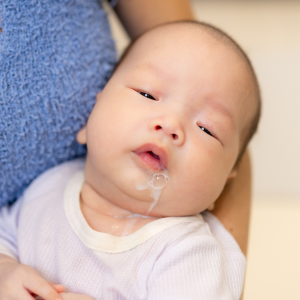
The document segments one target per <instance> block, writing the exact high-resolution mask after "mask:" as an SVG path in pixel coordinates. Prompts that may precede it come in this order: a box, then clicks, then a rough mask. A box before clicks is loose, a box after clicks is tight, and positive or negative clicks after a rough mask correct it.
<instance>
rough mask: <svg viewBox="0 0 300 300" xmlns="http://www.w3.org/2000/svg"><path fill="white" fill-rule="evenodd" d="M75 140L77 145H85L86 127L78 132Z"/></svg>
mask: <svg viewBox="0 0 300 300" xmlns="http://www.w3.org/2000/svg"><path fill="white" fill-rule="evenodd" d="M76 140H77V142H78V143H79V144H82V145H85V144H86V125H85V126H84V127H83V128H82V129H80V130H79V131H78V133H77V135H76Z"/></svg>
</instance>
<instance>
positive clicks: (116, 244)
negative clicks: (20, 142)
mask: <svg viewBox="0 0 300 300" xmlns="http://www.w3.org/2000/svg"><path fill="white" fill-rule="evenodd" d="M259 115H260V97H259V88H258V84H257V80H256V77H255V74H254V71H253V69H252V67H251V64H250V62H249V60H248V58H247V57H246V55H245V54H244V52H243V51H242V50H241V49H240V47H239V46H238V45H237V44H236V43H235V42H234V41H232V40H231V39H230V38H229V37H228V36H227V35H225V34H224V33H222V32H221V31H220V30H218V29H215V28H214V27H212V26H209V25H206V24H203V23H198V22H188V21H186V22H176V23H170V24H166V25H162V26H158V27H156V28H154V29H152V30H150V31H148V32H147V33H145V34H144V35H142V36H141V37H139V38H138V39H137V40H136V41H135V42H134V43H133V44H132V45H131V46H130V47H129V49H128V50H127V51H126V53H125V54H124V55H123V57H122V59H121V61H120V63H119V64H118V66H117V68H116V70H115V72H114V74H113V76H112V77H111V79H110V80H109V82H108V83H107V85H106V86H105V88H104V89H103V91H102V92H100V93H99V94H98V95H97V101H96V104H95V107H94V109H93V111H92V113H91V115H90V118H89V120H88V123H87V125H86V127H85V128H83V129H82V130H81V131H80V132H79V133H78V136H77V139H78V141H79V142H80V143H82V144H87V149H88V154H87V157H86V160H85V161H83V160H81V159H79V160H75V161H72V162H67V163H64V164H62V165H60V166H57V167H55V168H53V169H51V170H49V171H47V172H46V173H44V174H43V175H41V176H40V177H39V178H37V179H36V180H35V181H34V182H33V183H32V184H31V185H30V187H29V188H28V189H27V190H26V191H25V193H24V195H23V196H22V197H21V198H20V199H19V200H18V201H17V202H16V203H15V204H14V205H13V206H11V207H4V208H3V209H2V210H1V212H0V217H1V224H0V245H1V246H0V253H2V254H1V255H0V298H1V299H3V300H4V299H20V300H27V299H34V298H33V296H31V295H32V294H35V295H38V296H40V297H42V298H43V299H46V300H53V299H57V298H58V299H60V297H62V298H63V299H84V296H82V297H83V298H81V296H80V295H77V296H76V295H74V294H85V295H88V296H89V297H92V298H93V299H99V300H100V299H105V300H109V299H128V300H138V299H148V300H151V299H153V300H159V299H162V300H168V299H170V300H171V299H172V300H175V299H182V300H188V299H205V300H208V299H239V297H240V295H241V291H242V286H243V276H244V270H245V259H244V256H243V255H242V253H241V251H240V249H239V247H238V245H237V244H236V242H235V241H234V240H233V238H232V237H231V236H230V235H229V233H228V232H227V231H226V230H225V229H224V227H223V226H222V225H221V224H220V222H219V221H218V220H217V219H216V218H215V217H213V216H212V215H211V214H210V213H208V212H205V213H203V214H199V213H200V212H204V211H205V210H206V209H208V208H211V207H212V206H213V203H214V201H215V200H216V199H217V198H218V196H219V195H220V193H221V191H222V190H223V188H224V185H225V184H226V182H227V181H228V180H229V179H231V178H233V177H234V176H235V175H236V166H237V164H238V162H239V159H240V157H241V156H242V154H243V152H244V150H245V148H246V146H247V144H248V142H249V140H250V139H251V137H252V135H253V134H254V132H255V130H256V127H257V124H258V120H259ZM45 280H48V281H49V283H47V282H46V281H45ZM52 282H55V283H57V284H60V285H55V284H53V283H52ZM61 285H62V286H61ZM64 288H66V289H67V291H68V292H70V294H69V296H68V293H62V294H57V293H60V292H62V291H64ZM73 296H74V297H75V298H72V297H73ZM68 297H70V298H68ZM76 297H78V298H76Z"/></svg>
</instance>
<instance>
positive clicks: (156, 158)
mask: <svg viewBox="0 0 300 300" xmlns="http://www.w3.org/2000/svg"><path fill="white" fill-rule="evenodd" d="M134 153H135V154H136V155H138V156H139V157H140V158H141V160H142V162H143V163H144V164H145V165H146V166H147V167H150V169H153V170H164V169H166V166H167V154H166V152H165V150H163V149H162V148H159V147H157V146H155V145H152V144H146V145H143V146H142V147H140V148H138V149H137V150H136V151H134Z"/></svg>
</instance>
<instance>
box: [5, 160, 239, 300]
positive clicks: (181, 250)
mask: <svg viewBox="0 0 300 300" xmlns="http://www.w3.org/2000/svg"><path fill="white" fill-rule="evenodd" d="M83 169H84V160H82V159H78V160H74V161H71V162H67V163H64V164H61V165H59V166H56V167H54V168H52V169H50V170H48V171H47V172H45V173H44V174H42V175H41V176H40V177H38V178H37V179H36V180H35V181H34V182H33V183H32V184H31V185H30V186H29V187H28V189H27V190H26V191H25V193H24V194H23V196H22V197H21V198H20V199H19V200H18V201H17V202H16V203H15V204H14V205H12V206H11V207H3V208H2V209H1V210H0V253H4V254H7V255H10V256H12V257H14V258H15V259H17V260H18V261H19V262H21V263H23V264H27V265H29V266H31V267H33V268H34V269H36V270H37V271H38V272H39V273H40V275H41V276H43V277H44V278H45V279H47V280H50V281H52V282H54V283H59V284H62V285H64V286H65V287H66V288H67V290H68V291H69V292H73V293H80V294H86V295H89V296H91V297H92V298H94V299H96V300H123V299H124V300H125V299H126V300H139V299H147V300H192V299H195V300H196V299H201V300H223V299H224V300H225V299H226V300H234V299H236V300H238V299H239V297H240V294H241V292H242V287H243V279H244V272H245V258H244V256H243V254H242V253H241V251H240V249H239V247H238V245H237V244H236V242H235V241H234V239H233V238H232V236H231V235H230V234H229V233H228V232H227V231H226V230H225V229H224V227H223V226H222V224H221V223H220V222H219V221H218V220H217V219H216V218H215V217H214V216H213V215H211V214H209V213H204V214H202V215H195V216H191V217H167V218H161V219H159V220H156V221H153V222H151V223H149V224H147V225H146V226H144V227H142V228H140V229H139V230H138V231H136V232H134V233H133V234H131V235H128V236H124V237H116V236H112V235H109V234H105V233H101V232H97V231H94V230H93V229H91V228H90V227H89V225H88V224H87V222H86V220H85V219H84V217H83V215H82V213H81V210H80V204H79V194H80V189H81V185H82V183H83V179H84V177H83Z"/></svg>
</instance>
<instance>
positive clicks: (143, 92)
mask: <svg viewBox="0 0 300 300" xmlns="http://www.w3.org/2000/svg"><path fill="white" fill-rule="evenodd" d="M178 40H180V42H177V41H178ZM245 70H246V69H245V66H244V65H243V63H241V61H240V59H239V57H238V56H237V55H236V54H235V53H234V52H233V51H232V50H231V49H229V48H227V47H225V46H222V45H220V44H218V43H216V42H215V43H214V42H213V40H212V39H210V38H209V37H207V35H205V34H204V35H202V34H201V33H200V32H199V30H198V29H197V28H196V29H194V28H190V27H188V28H176V26H175V28H174V27H173V28H172V27H170V28H163V29H159V30H156V31H153V32H150V33H148V34H147V35H146V36H144V37H142V38H141V39H140V40H139V41H138V42H137V44H136V45H135V46H134V47H133V49H132V50H131V51H130V53H129V54H128V56H127V57H126V59H125V60H124V62H123V63H122V64H121V65H120V66H119V68H118V69H117V71H116V72H115V73H114V75H113V76H112V78H111V79H110V81H109V82H108V84H107V85H106V87H105V88H104V90H103V91H102V92H101V93H99V94H98V97H97V101H96V105H95V107H94V109H93V111H92V113H91V116H90V118H89V121H88V123H87V127H86V129H85V130H86V131H84V134H85V135H86V139H87V147H88V157H87V164H86V182H87V183H88V184H90V185H91V186H92V187H93V188H94V189H95V190H96V191H97V192H98V193H99V194H100V195H101V196H103V197H105V198H107V199H109V200H110V201H112V202H113V203H114V204H116V205H118V206H121V207H123V208H125V209H127V210H129V211H133V212H135V213H140V214H147V212H148V209H149V207H150V205H151V202H152V201H153V198H152V197H150V194H151V189H150V188H146V185H147V183H148V182H149V181H151V180H152V179H153V175H154V174H164V175H161V177H160V180H162V181H161V182H158V184H162V186H163V185H164V178H165V177H168V182H167V184H166V186H165V187H164V188H163V189H162V190H161V193H158V194H160V195H159V200H158V202H157V204H156V205H155V207H154V208H153V209H152V211H151V212H150V215H153V216H182V215H192V214H196V213H199V212H201V211H203V210H205V209H206V208H207V207H209V206H210V205H211V204H212V203H213V202H214V201H215V200H216V198H217V197H218V196H219V194H220V193H221V191H222V189H223V187H224V185H225V183H226V181H227V180H228V178H229V177H230V176H231V175H232V174H233V171H232V168H233V166H234V164H235V160H236V158H237V155H238V153H239V149H240V146H241V135H242V132H243V131H244V130H245V128H246V126H247V124H248V123H249V121H250V119H251V116H252V112H254V108H255V107H254V104H253V101H252V100H250V98H251V97H253V92H252V88H251V84H250V83H249V81H250V79H249V78H250V77H249V75H248V73H247V72H246V71H245ZM248 77H249V78H248ZM148 187H149V186H148ZM143 188H146V189H144V190H143ZM158 194H156V195H158ZM152 196H153V195H152Z"/></svg>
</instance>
